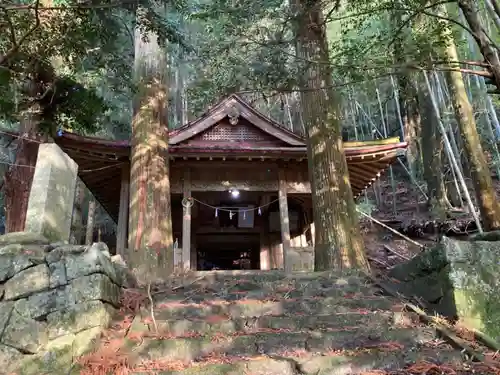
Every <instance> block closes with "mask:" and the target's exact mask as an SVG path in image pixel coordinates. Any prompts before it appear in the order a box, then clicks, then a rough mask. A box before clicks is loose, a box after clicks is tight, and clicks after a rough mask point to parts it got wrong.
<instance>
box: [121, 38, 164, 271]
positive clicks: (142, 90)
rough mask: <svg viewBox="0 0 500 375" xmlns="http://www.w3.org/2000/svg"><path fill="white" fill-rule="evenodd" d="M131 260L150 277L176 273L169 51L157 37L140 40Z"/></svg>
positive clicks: (136, 67) (137, 45)
mask: <svg viewBox="0 0 500 375" xmlns="http://www.w3.org/2000/svg"><path fill="white" fill-rule="evenodd" d="M134 73H135V80H136V84H137V87H138V93H137V94H136V98H135V100H134V116H133V121H132V153H131V179H130V199H131V201H130V222H129V249H128V254H127V256H128V258H129V261H130V262H131V263H132V267H135V268H137V270H138V272H139V274H140V275H145V276H146V277H154V278H157V277H164V276H168V275H169V274H170V273H171V272H172V271H173V240H172V221H171V207H170V178H169V165H168V126H167V113H166V105H167V93H168V90H167V86H166V78H167V75H168V70H167V60H166V54H165V51H164V50H163V49H162V48H160V46H159V44H158V40H157V37H156V35H154V34H148V35H147V38H146V39H144V38H143V36H142V35H141V34H140V30H136V37H135V61H134Z"/></svg>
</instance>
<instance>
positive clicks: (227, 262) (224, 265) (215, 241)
mask: <svg viewBox="0 0 500 375" xmlns="http://www.w3.org/2000/svg"><path fill="white" fill-rule="evenodd" d="M196 243H197V244H198V246H197V247H198V248H197V265H196V266H197V270H198V271H209V270H258V269H260V238H259V236H258V235H255V234H200V235H198V236H197V239H196Z"/></svg>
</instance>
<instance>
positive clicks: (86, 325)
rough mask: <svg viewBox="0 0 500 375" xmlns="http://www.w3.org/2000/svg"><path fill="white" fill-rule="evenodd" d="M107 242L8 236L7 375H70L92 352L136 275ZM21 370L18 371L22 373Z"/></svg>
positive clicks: (4, 256) (3, 351)
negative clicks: (78, 360) (75, 364)
mask: <svg viewBox="0 0 500 375" xmlns="http://www.w3.org/2000/svg"><path fill="white" fill-rule="evenodd" d="M119 260H120V258H116V257H113V258H112V257H110V255H109V252H108V248H107V247H106V245H105V244H103V243H94V244H93V245H92V246H75V245H67V244H62V243H52V244H51V243H50V242H49V241H48V240H47V239H45V238H44V237H42V236H41V235H40V234H35V233H22V232H19V233H10V234H7V235H4V236H0V369H1V370H0V373H3V372H2V371H6V372H5V373H10V372H13V373H16V374H23V375H30V374H45V373H51V374H52V373H53V374H58V373H64V374H69V373H70V369H69V368H68V366H70V365H71V363H72V358H74V357H75V356H79V355H81V354H82V353H83V352H85V351H88V350H89V349H91V342H92V340H93V339H95V338H96V337H97V336H98V335H99V334H100V332H101V331H102V330H103V328H104V327H106V326H108V325H109V324H110V322H111V320H112V318H113V316H114V314H115V313H116V312H117V309H118V308H119V304H120V296H121V290H122V287H125V286H132V285H131V284H133V283H134V281H133V277H132V276H131V274H130V273H129V272H128V271H127V269H126V268H125V266H124V265H123V263H121V262H119ZM14 370H15V371H14Z"/></svg>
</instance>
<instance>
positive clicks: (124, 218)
mask: <svg viewBox="0 0 500 375" xmlns="http://www.w3.org/2000/svg"><path fill="white" fill-rule="evenodd" d="M129 200H130V164H129V163H125V164H124V165H123V167H122V178H121V188H120V208H119V211H118V225H117V226H116V253H117V254H119V255H121V256H122V257H123V258H125V248H126V247H127V239H128V210H129Z"/></svg>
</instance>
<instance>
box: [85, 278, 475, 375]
mask: <svg viewBox="0 0 500 375" xmlns="http://www.w3.org/2000/svg"><path fill="white" fill-rule="evenodd" d="M200 275H201V276H203V277H201V276H200ZM161 289H162V288H160V290H156V291H153V293H152V295H151V298H152V299H153V300H154V307H153V309H152V310H153V312H154V319H153V318H152V314H151V308H150V306H146V307H143V308H142V309H141V310H140V312H139V313H137V314H136V315H135V317H133V319H131V320H130V322H131V323H130V324H129V325H128V326H127V327H126V329H125V333H124V336H125V340H123V342H122V343H121V344H120V348H119V349H114V351H115V354H116V352H118V351H119V352H120V353H122V354H121V355H122V359H121V365H124V366H125V365H126V366H128V367H129V368H130V370H129V372H127V374H137V375H139V374H141V375H142V374H144V375H145V374H153V373H154V374H163V375H209V374H210V375H222V374H227V375H306V374H307V375H334V374H335V375H347V374H400V373H401V374H410V373H412V372H397V371H398V369H405V368H406V369H410V370H411V366H414V367H415V366H419V364H426V365H427V366H431V365H432V364H438V365H439V364H444V363H446V364H447V365H448V366H454V367H455V368H460V366H461V365H462V362H463V358H462V355H461V353H460V352H459V351H458V350H454V349H452V348H451V347H449V346H447V345H443V344H442V341H441V340H439V339H438V337H437V336H436V332H435V330H434V329H432V328H431V327H429V326H425V325H421V324H420V323H419V321H418V319H417V318H416V317H415V316H413V315H412V314H410V313H407V312H404V311H403V306H402V304H401V303H399V302H398V301H395V300H392V299H390V298H388V297H385V296H382V295H381V293H380V291H379V290H378V289H377V288H376V287H374V286H373V285H371V284H370V283H369V282H368V280H367V279H365V278H364V277H362V276H359V275H356V274H351V275H347V274H343V275H327V274H321V273H309V274H294V275H293V276H288V277H287V276H285V275H284V274H283V273H281V272H274V271H272V272H269V271H267V272H244V271H238V272H221V271H217V272H205V273H198V274H197V275H196V276H195V277H194V281H191V282H190V283H189V284H188V285H186V286H184V287H181V288H176V290H172V288H171V287H170V288H165V291H162V290H161ZM112 342H113V334H112V331H111V334H110V335H109V336H108V343H107V345H112V344H110V343H112ZM102 345H104V344H102ZM117 362H120V361H117ZM117 366H118V365H117ZM117 368H118V367H116V368H115V369H114V370H113V371H114V372H113V371H110V372H109V373H119V372H118V370H117ZM415 368H416V367H415ZM375 370H378V371H379V372H374V371H375ZM91 371H93V372H94V373H97V371H98V369H97V368H96V367H94V368H91V369H90V370H89V373H91ZM370 371H371V372H370ZM391 371H395V372H391ZM405 371H409V370H405ZM83 373H84V372H82V374H83ZM103 373H105V372H103ZM415 373H422V374H424V373H425V372H423V370H420V372H415ZM430 373H431V372H429V374H430ZM437 373H439V372H436V374H437ZM458 373H459V372H457V374H458ZM465 373H467V372H464V374H465ZM469 373H470V372H469Z"/></svg>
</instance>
